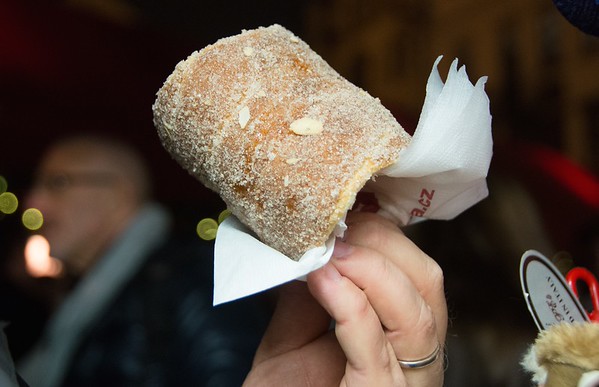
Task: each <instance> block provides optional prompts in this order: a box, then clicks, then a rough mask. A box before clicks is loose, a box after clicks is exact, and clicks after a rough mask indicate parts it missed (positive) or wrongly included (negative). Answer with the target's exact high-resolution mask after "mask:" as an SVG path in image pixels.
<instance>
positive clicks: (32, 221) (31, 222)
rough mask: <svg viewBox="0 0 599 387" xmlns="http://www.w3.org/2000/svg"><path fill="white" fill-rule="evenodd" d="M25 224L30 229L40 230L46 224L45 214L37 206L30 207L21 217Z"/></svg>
mask: <svg viewBox="0 0 599 387" xmlns="http://www.w3.org/2000/svg"><path fill="white" fill-rule="evenodd" d="M21 220H22V221H23V226H25V228H27V229H29V230H39V228H40V227H42V224H44V215H43V214H42V212H41V211H40V210H38V209H37V208H28V209H26V210H25V211H24V212H23V216H22V218H21Z"/></svg>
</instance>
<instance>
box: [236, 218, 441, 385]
mask: <svg viewBox="0 0 599 387" xmlns="http://www.w3.org/2000/svg"><path fill="white" fill-rule="evenodd" d="M346 223H347V225H348V230H347V232H346V235H345V237H344V240H343V241H337V243H336V245H335V250H334V253H333V257H332V258H331V260H330V262H329V263H328V264H327V265H325V266H324V267H323V268H321V269H319V270H317V271H315V272H312V273H311V274H310V275H309V276H308V279H307V285H306V283H302V282H299V281H296V282H293V283H289V284H287V285H285V286H283V287H282V288H281V289H280V294H279V301H278V304H277V308H276V310H275V313H274V315H273V318H272V320H271V324H270V326H269V328H268V330H267V332H266V334H265V336H264V338H263V340H262V343H261V345H260V347H259V349H258V351H257V353H256V356H255V359H254V365H253V368H252V371H251V372H250V374H249V375H248V378H247V379H246V382H245V386H257V385H285V386H316V385H318V386H373V385H376V386H441V385H442V384H443V370H444V364H443V356H442V354H441V356H439V358H438V359H437V361H435V362H434V363H433V364H431V365H429V366H427V367H424V368H421V369H403V368H401V367H400V366H399V363H398V362H397V359H403V360H414V359H421V358H423V357H426V356H427V355H429V354H430V353H432V352H433V351H434V349H435V347H436V346H437V344H438V343H439V344H440V345H441V346H443V343H444V341H445V335H446V330H447V304H446V300H445V294H444V287H443V273H442V270H441V269H440V267H439V266H438V265H437V264H436V263H435V261H434V260H433V259H431V258H430V257H428V256H427V255H426V254H425V253H424V252H422V251H421V250H420V249H419V248H418V247H417V246H416V245H414V244H413V243H412V242H411V241H410V240H409V239H408V238H407V237H406V236H405V235H404V234H403V233H402V232H401V231H400V230H399V229H398V228H397V227H396V226H395V225H394V224H392V223H391V222H389V221H387V220H385V219H383V218H381V217H380V216H377V215H375V214H370V213H351V214H349V215H348V218H347V221H346ZM331 319H332V320H334V321H335V324H334V327H335V328H334V330H332V329H331Z"/></svg>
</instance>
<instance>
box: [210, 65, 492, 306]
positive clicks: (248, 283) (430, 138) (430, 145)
mask: <svg viewBox="0 0 599 387" xmlns="http://www.w3.org/2000/svg"><path fill="white" fill-rule="evenodd" d="M440 60H441V57H439V58H437V60H436V61H435V63H434V65H433V70H432V72H431V75H430V77H429V79H428V83H427V86H426V98H425V101H424V105H423V108H422V113H421V115H420V120H419V122H418V126H417V128H416V131H415V132H414V136H413V137H412V140H411V142H410V144H409V146H408V147H407V148H405V149H404V150H402V152H401V153H400V156H399V159H398V161H397V162H396V163H395V164H394V165H392V166H390V167H388V168H386V169H384V170H383V171H381V172H380V174H378V176H377V177H376V179H375V180H374V181H370V182H369V183H368V184H367V185H366V187H365V190H367V191H370V192H373V193H374V195H375V197H376V198H377V199H378V202H379V206H380V207H381V210H380V211H379V212H380V213H381V214H382V215H383V216H386V217H388V218H391V219H392V220H394V221H395V222H396V223H398V224H400V225H407V224H410V223H413V222H415V221H418V220H421V219H452V218H454V217H455V216H457V215H458V214H459V213H461V212H462V211H464V210H466V209H467V208H469V207H471V206H472V205H474V204H476V203H477V202H478V201H480V200H482V199H483V198H485V197H486V196H487V195H488V190H487V184H486V176H487V172H488V169H489V164H490V162H491V156H492V153H493V149H492V148H493V140H492V136H491V114H490V111H489V98H488V97H487V95H486V93H485V91H484V84H485V82H486V77H483V78H481V79H479V80H478V82H477V83H476V85H473V84H472V83H471V82H470V80H469V79H468V75H467V74H466V69H465V68H464V67H463V66H462V67H461V68H459V69H458V62H457V59H456V60H454V61H453V63H452V64H451V67H450V70H449V73H448V75H447V79H446V82H445V83H443V81H442V80H441V76H440V75H439V71H438V69H437V66H438V64H439V62H440ZM343 226H344V225H340V227H339V228H338V230H336V232H335V233H334V235H332V236H331V238H329V240H328V241H327V243H326V245H325V246H321V247H319V248H315V249H312V250H310V251H308V252H306V254H304V256H302V258H301V259H300V260H299V261H293V260H291V259H289V258H287V257H286V256H285V255H283V254H281V253H280V252H278V251H276V250H274V249H272V248H271V247H269V246H267V245H265V244H263V243H262V242H260V241H259V240H258V239H256V238H255V237H254V236H253V235H252V233H251V231H250V230H249V229H248V228H246V227H245V226H244V225H242V224H241V223H240V222H239V221H238V220H237V219H236V218H235V217H233V216H230V217H229V218H228V219H226V220H225V221H224V222H223V223H222V224H221V225H220V226H219V228H218V232H217V236H216V243H215V249H214V300H213V303H214V305H218V304H221V303H224V302H228V301H233V300H235V299H238V298H242V297H245V296H248V295H251V294H255V293H258V292H260V291H263V290H266V289H269V288H272V287H274V286H277V285H280V284H283V283H285V282H289V281H291V280H294V279H301V278H303V277H305V275H307V274H308V273H310V272H311V271H314V270H316V269H318V268H320V267H321V266H323V265H324V264H325V263H326V262H328V260H329V259H330V257H331V255H332V252H333V246H334V242H335V237H336V236H338V235H341V234H342V232H343V230H344V229H343Z"/></svg>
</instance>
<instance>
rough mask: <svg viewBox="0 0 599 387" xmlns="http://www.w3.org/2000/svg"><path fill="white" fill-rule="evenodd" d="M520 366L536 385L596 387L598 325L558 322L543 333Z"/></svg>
mask: <svg viewBox="0 0 599 387" xmlns="http://www.w3.org/2000/svg"><path fill="white" fill-rule="evenodd" d="M522 366H523V367H524V369H525V370H526V371H528V372H530V373H531V374H532V381H533V382H534V383H536V385H538V386H543V387H557V386H559V387H570V386H572V387H597V386H599V324H597V323H593V322H587V323H561V324H556V325H553V326H551V327H549V328H547V329H545V330H542V331H541V332H540V333H539V335H538V337H537V339H536V341H535V343H534V344H533V345H532V346H531V347H530V349H529V351H528V352H527V354H526V355H525V357H524V359H523V360H522Z"/></svg>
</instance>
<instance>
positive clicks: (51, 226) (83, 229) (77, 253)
mask: <svg viewBox="0 0 599 387" xmlns="http://www.w3.org/2000/svg"><path fill="white" fill-rule="evenodd" d="M148 176H149V174H148V171H147V168H146V166H145V164H144V161H143V159H142V158H141V157H140V156H139V155H138V154H137V153H136V152H135V150H133V149H131V148H129V147H128V146H127V145H125V144H124V143H122V142H120V141H117V140H115V139H110V138H106V137H102V136H97V135H78V136H73V137H69V138H65V139H63V140H60V141H58V142H57V143H55V144H54V145H52V146H50V147H49V148H48V150H47V151H46V153H45V154H44V156H43V158H42V160H41V162H40V164H39V166H38V169H37V173H36V179H35V183H34V185H33V187H32V189H31V191H30V193H29V195H28V197H27V200H26V206H27V207H33V208H37V209H39V210H40V211H41V212H42V214H43V217H44V223H43V226H42V228H41V229H40V234H42V235H43V236H44V237H45V238H46V239H47V240H48V241H49V243H50V254H51V255H52V256H53V257H56V258H58V259H60V260H62V261H63V262H64V263H65V264H66V266H67V268H68V269H69V270H70V271H71V272H72V274H74V275H80V274H81V273H83V272H85V271H86V270H87V269H89V268H90V267H91V266H92V265H93V264H94V263H95V262H96V260H97V259H98V258H99V256H101V254H102V253H103V252H104V251H105V250H106V249H107V248H108V247H109V246H110V245H111V244H112V243H113V242H114V241H115V239H116V238H117V237H118V236H119V235H120V234H121V232H122V231H123V230H124V229H125V228H126V227H127V225H128V224H129V222H130V221H131V220H132V218H133V217H134V216H135V214H136V213H137V211H138V210H139V208H140V207H141V206H142V205H143V203H144V202H145V201H146V200H148V197H149V194H150V192H149V191H150V183H149V177H148Z"/></svg>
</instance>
